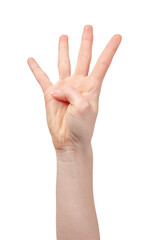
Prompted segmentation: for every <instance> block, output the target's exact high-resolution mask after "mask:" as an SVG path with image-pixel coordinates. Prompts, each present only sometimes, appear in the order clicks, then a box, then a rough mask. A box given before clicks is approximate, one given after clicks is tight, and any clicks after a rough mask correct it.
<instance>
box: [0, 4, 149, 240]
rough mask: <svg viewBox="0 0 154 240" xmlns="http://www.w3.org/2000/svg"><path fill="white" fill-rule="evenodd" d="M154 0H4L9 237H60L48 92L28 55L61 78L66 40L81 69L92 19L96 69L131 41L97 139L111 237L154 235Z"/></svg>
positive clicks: (108, 90)
mask: <svg viewBox="0 0 154 240" xmlns="http://www.w3.org/2000/svg"><path fill="white" fill-rule="evenodd" d="M152 3H153V1H152V0H151V1H150V0H147V1H142V0H129V1H126V0H116V1H115V0H104V1H98V0H95V1H87V0H84V1H70V0H65V1H62V0H57V1H52V0H42V1H39V0H26V1H21V0H20V1H19V0H14V1H11V0H10V1H7V0H6V1H4V0H3V1H1V3H0V239H1V240H12V239H16V240H19V239H20V240H21V239H22V240H27V239H28V240H35V239H37V240H49V239H56V226H55V213H56V211H55V184H56V155H55V150H54V148H53V145H52V140H51V137H50V134H49V131H48V128H47V124H46V115H45V105H44V98H43V93H42V90H41V88H40V86H39V84H38V83H37V81H36V80H35V78H34V76H33V75H32V73H31V71H30V69H29V67H28V64H27V58H28V57H34V58H35V59H36V60H37V61H38V63H39V64H40V66H41V67H42V69H43V70H44V71H45V72H46V73H47V74H48V76H49V77H50V79H51V81H52V82H53V83H56V81H57V80H58V68H57V59H58V39H59V37H60V35H62V34H67V35H68V37H69V44H70V45H69V46H70V59H71V66H72V73H73V71H74V68H75V64H76V60H77V54H78V50H79V46H80V41H81V36H82V31H83V27H84V25H86V24H91V25H92V26H93V29H94V42H93V54H92V61H91V67H90V72H91V70H92V68H93V66H94V64H95V62H96V60H97V58H98V56H99V55H100V53H101V52H102V51H103V49H104V47H105V45H106V44H107V42H108V41H109V40H110V38H111V37H112V36H113V35H114V34H116V33H118V34H121V35H122V42H121V44H120V47H119V49H118V50H117V53H116V54H115V56H114V59H113V61H112V64H111V66H110V68H109V70H108V72H107V74H106V76H105V78H104V81H103V85H102V90H101V95H100V102H99V114H98V118H97V121H96V125H95V132H94V135H93V138H92V145H93V154H94V194H95V204H96V211H97V216H98V221H99V227H100V233H101V239H104V240H113V239H114V240H130V239H131V240H137V239H140V240H147V239H148V240H153V239H154V150H153V147H154V94H153V92H154V58H153V56H154V34H153V31H154V30H153V29H154V28H153V23H154V14H153V6H152Z"/></svg>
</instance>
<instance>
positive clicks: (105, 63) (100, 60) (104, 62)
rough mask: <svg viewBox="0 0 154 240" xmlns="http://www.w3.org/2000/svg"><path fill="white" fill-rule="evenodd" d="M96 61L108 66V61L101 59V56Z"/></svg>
mask: <svg viewBox="0 0 154 240" xmlns="http://www.w3.org/2000/svg"><path fill="white" fill-rule="evenodd" d="M98 63H99V64H101V65H103V66H105V68H107V67H109V62H108V61H107V60H105V59H103V58H100V59H99V60H98Z"/></svg>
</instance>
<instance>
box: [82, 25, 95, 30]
mask: <svg viewBox="0 0 154 240" xmlns="http://www.w3.org/2000/svg"><path fill="white" fill-rule="evenodd" d="M84 29H85V30H93V26H92V25H90V24H87V25H85V26H84Z"/></svg>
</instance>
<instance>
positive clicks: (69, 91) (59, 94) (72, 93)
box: [51, 87, 84, 105]
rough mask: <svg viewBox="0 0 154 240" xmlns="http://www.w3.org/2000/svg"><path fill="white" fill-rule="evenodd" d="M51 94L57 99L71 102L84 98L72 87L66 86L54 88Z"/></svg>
mask: <svg viewBox="0 0 154 240" xmlns="http://www.w3.org/2000/svg"><path fill="white" fill-rule="evenodd" d="M51 94H52V95H53V97H55V98H56V99H57V100H59V101H67V102H70V103H71V104H74V105H75V103H76V102H80V101H83V100H84V97H83V96H82V95H81V93H80V92H78V91H77V90H76V89H75V88H73V87H67V88H65V89H54V90H53V91H52V92H51Z"/></svg>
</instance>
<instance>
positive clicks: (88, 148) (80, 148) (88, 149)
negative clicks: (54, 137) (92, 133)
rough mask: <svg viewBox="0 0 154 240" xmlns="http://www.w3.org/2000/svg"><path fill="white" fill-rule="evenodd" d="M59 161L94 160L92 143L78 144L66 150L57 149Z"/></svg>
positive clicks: (67, 147)
mask: <svg viewBox="0 0 154 240" xmlns="http://www.w3.org/2000/svg"><path fill="white" fill-rule="evenodd" d="M55 151H56V157H57V161H62V162H72V161H75V162H76V161H79V160H81V159H84V158H86V159H87V158H89V159H92V157H93V153H92V145H91V142H89V143H86V144H78V145H76V146H74V147H72V146H66V147H65V148H61V149H55Z"/></svg>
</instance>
